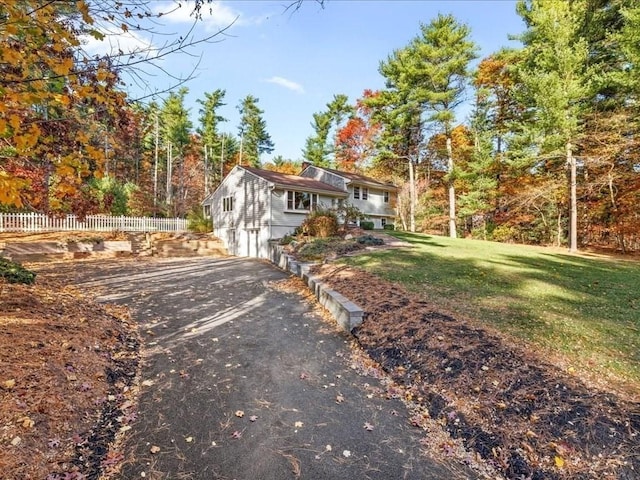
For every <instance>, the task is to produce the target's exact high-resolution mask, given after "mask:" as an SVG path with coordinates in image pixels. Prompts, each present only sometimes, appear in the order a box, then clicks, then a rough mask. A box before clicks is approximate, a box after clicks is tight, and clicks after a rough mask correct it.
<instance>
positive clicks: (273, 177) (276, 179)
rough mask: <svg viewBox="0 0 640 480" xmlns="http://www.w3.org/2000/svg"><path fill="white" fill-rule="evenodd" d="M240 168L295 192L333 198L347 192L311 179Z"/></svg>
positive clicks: (259, 169) (344, 194) (245, 167)
mask: <svg viewBox="0 0 640 480" xmlns="http://www.w3.org/2000/svg"><path fill="white" fill-rule="evenodd" d="M240 168H243V169H244V170H246V171H247V172H249V173H252V174H253V175H255V176H257V177H260V178H262V179H264V180H266V181H267V182H270V183H273V184H274V185H276V186H278V187H282V188H293V189H297V190H305V191H310V192H318V193H327V194H329V195H333V196H335V197H337V196H346V195H347V192H345V191H344V190H342V189H340V188H337V187H334V186H333V185H329V184H328V183H324V182H321V181H319V180H315V179H313V178H307V177H300V176H298V175H289V174H286V173H280V172H272V171H271V170H262V169H261V168H255V167H247V166H245V165H241V166H240Z"/></svg>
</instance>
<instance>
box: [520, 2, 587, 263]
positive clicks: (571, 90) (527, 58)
mask: <svg viewBox="0 0 640 480" xmlns="http://www.w3.org/2000/svg"><path fill="white" fill-rule="evenodd" d="M517 9H518V13H519V14H520V15H521V16H522V18H523V19H524V20H525V23H526V24H527V30H526V31H525V32H524V33H523V34H522V36H521V40H522V42H523V44H524V46H525V47H524V51H523V62H522V64H521V67H520V68H521V71H520V79H521V81H522V84H523V92H524V95H525V96H526V101H527V102H528V104H529V105H531V107H532V108H533V111H532V112H531V114H532V118H531V120H532V121H531V123H530V124H529V126H530V127H531V129H533V131H534V132H535V133H536V134H537V135H538V138H539V144H538V147H539V153H540V154H541V155H542V154H544V155H547V156H556V158H562V157H564V158H565V160H566V165H567V166H568V168H569V176H570V180H569V198H570V208H569V211H570V213H569V219H570V227H569V239H570V240H569V250H570V251H571V252H575V251H577V249H578V243H577V227H578V221H577V217H578V209H577V193H576V158H575V156H574V142H575V140H576V136H577V134H578V133H579V131H580V128H581V125H580V119H581V115H582V114H583V112H584V108H585V102H584V100H585V98H587V97H588V95H589V93H590V89H589V85H590V78H589V73H588V70H587V64H588V54H589V52H588V48H587V42H586V41H585V40H584V39H583V38H582V37H580V36H579V33H580V27H581V21H580V20H581V18H582V16H583V15H584V1H582V0H576V1H573V2H567V1H566V0H545V1H542V0H531V1H520V2H519V3H518V6H517Z"/></svg>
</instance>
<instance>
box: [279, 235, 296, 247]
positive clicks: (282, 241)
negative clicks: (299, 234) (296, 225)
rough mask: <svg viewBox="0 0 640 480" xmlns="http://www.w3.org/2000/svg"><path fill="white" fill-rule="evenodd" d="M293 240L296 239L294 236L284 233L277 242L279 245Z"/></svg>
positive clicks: (287, 243)
mask: <svg viewBox="0 0 640 480" xmlns="http://www.w3.org/2000/svg"><path fill="white" fill-rule="evenodd" d="M295 240H296V237H294V236H293V235H285V236H284V237H282V238H281V239H280V242H278V243H279V244H280V245H289V244H290V243H291V242H294V241H295Z"/></svg>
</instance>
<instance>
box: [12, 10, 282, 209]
mask: <svg viewBox="0 0 640 480" xmlns="http://www.w3.org/2000/svg"><path fill="white" fill-rule="evenodd" d="M207 1H208V0H199V1H197V2H195V3H191V4H189V5H187V6H189V7H191V8H194V11H193V13H194V22H197V21H199V20H200V19H201V15H203V13H202V10H203V6H204V5H205V4H206V3H207ZM162 6H164V7H167V8H174V5H170V6H167V4H165V5H162ZM157 7H158V4H157V3H155V2H147V1H144V0H133V1H131V2H110V1H108V0H93V1H83V0H80V1H78V2H51V1H41V0H32V1H26V0H7V1H6V2H3V5H0V211H2V210H5V211H16V210H26V211H35V212H41V213H47V214H53V215H57V214H66V213H75V214H77V215H81V216H82V215H85V214H89V213H109V214H114V215H124V214H130V215H154V216H184V215H185V214H186V213H187V212H188V211H190V210H191V209H194V208H198V207H199V204H200V202H201V201H202V199H203V197H204V196H205V195H206V194H208V193H209V192H210V191H211V190H212V188H213V187H214V186H215V185H217V182H219V181H220V179H221V177H222V176H224V175H225V174H226V173H227V172H228V170H229V169H230V168H231V167H232V166H233V165H235V164H236V163H239V162H242V163H246V164H250V165H258V164H259V156H260V155H261V154H262V153H265V152H267V153H270V152H271V151H272V150H273V148H274V145H273V142H272V141H271V138H270V136H269V134H268V132H267V129H266V124H265V121H264V119H263V116H262V115H263V113H264V112H263V111H262V110H261V109H260V107H259V100H258V99H257V98H256V97H254V96H252V95H247V96H246V97H244V98H243V99H241V100H240V101H239V103H238V105H237V108H238V111H239V113H240V122H239V124H238V126H237V132H238V133H237V135H234V134H231V133H227V132H222V131H221V126H222V124H223V123H224V122H226V119H225V118H223V117H222V116H220V114H219V113H218V112H219V109H220V108H221V107H222V106H223V105H224V104H225V103H224V100H225V98H224V97H225V91H224V90H223V89H217V90H215V91H213V92H208V93H205V94H204V98H202V99H199V100H198V104H199V110H198V114H199V116H198V124H197V125H196V126H195V128H194V125H193V122H192V120H191V116H190V112H189V109H187V108H186V106H185V98H186V95H187V94H188V89H187V88H186V87H184V86H180V85H181V84H183V83H185V82H186V81H188V80H189V77H186V78H175V80H176V84H177V85H178V88H175V89H172V90H170V91H168V92H157V93H160V94H162V93H164V94H165V95H164V100H162V101H151V102H145V101H144V99H138V100H136V99H131V98H128V97H127V95H126V93H125V88H124V87H125V77H126V78H128V79H129V80H131V79H133V80H134V81H146V80H145V79H144V75H145V72H148V71H149V70H153V69H154V68H158V69H162V68H163V67H162V65H161V63H160V61H159V60H160V59H162V58H163V57H165V56H167V55H170V54H181V53H188V48H189V47H193V46H195V45H198V44H200V43H203V42H208V41H211V40H212V39H213V38H214V37H215V36H216V35H218V34H220V33H221V32H222V31H224V29H223V30H221V31H220V32H216V33H215V34H212V35H210V36H208V37H203V38H195V37H193V36H188V37H186V38H185V37H179V38H172V39H169V40H167V41H166V42H165V44H164V45H163V46H162V47H154V46H151V45H149V46H144V45H143V46H141V47H139V48H137V49H135V50H133V51H131V52H122V51H118V52H116V53H106V54H91V53H88V52H87V51H86V49H85V48H84V47H85V44H86V43H87V40H88V39H92V38H93V39H97V40H104V39H105V37H106V36H110V35H114V36H118V35H121V34H126V33H127V32H129V31H133V30H137V31H140V29H141V27H140V23H141V22H144V21H145V20H151V21H152V22H151V23H150V24H151V25H152V27H150V29H149V30H145V31H147V33H150V34H153V33H156V34H157V33H158V31H157V30H155V29H156V28H158V27H154V26H153V25H156V26H157V25H159V24H160V23H159V22H160V19H161V17H162V16H163V15H165V14H167V13H169V11H158V10H157ZM160 33H162V32H160ZM165 36H166V34H165ZM159 96H162V95H159Z"/></svg>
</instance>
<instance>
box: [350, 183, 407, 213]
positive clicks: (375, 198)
mask: <svg viewBox="0 0 640 480" xmlns="http://www.w3.org/2000/svg"><path fill="white" fill-rule="evenodd" d="M354 186H355V187H360V199H356V198H353V187H354ZM364 188H367V189H368V190H369V194H368V197H367V200H362V190H363V189H364ZM386 191H388V192H389V202H388V203H385V202H384V192H385V190H378V189H375V188H371V187H367V186H366V185H357V184H356V185H349V197H348V198H347V202H349V203H350V204H351V205H353V206H355V207H357V208H358V209H359V210H360V211H361V212H362V213H364V214H365V215H377V216H383V217H390V218H394V217H395V210H394V208H393V207H392V205H393V204H394V203H395V201H394V200H395V192H392V191H389V190H386Z"/></svg>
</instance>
